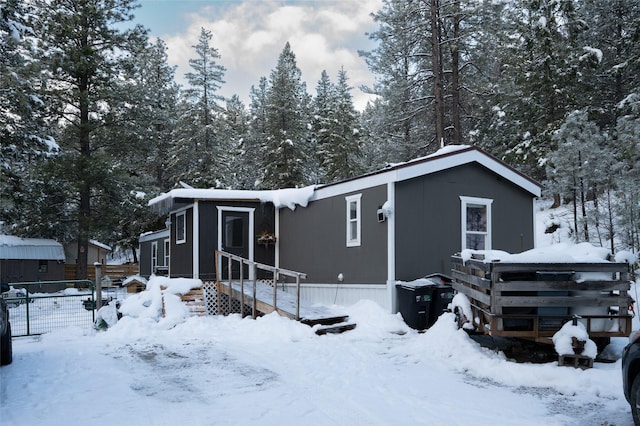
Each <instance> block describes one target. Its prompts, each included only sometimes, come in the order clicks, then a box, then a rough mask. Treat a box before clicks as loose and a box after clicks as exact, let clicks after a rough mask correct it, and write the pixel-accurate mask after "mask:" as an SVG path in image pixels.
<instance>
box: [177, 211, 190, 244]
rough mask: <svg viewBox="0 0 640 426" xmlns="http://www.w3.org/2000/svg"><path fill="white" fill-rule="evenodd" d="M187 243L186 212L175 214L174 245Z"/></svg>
mask: <svg viewBox="0 0 640 426" xmlns="http://www.w3.org/2000/svg"><path fill="white" fill-rule="evenodd" d="M186 242H187V212H186V211H181V212H180V213H176V244H183V243H186Z"/></svg>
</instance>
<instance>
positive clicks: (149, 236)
mask: <svg viewBox="0 0 640 426" xmlns="http://www.w3.org/2000/svg"><path fill="white" fill-rule="evenodd" d="M161 238H169V228H166V229H162V230H160V231H153V232H144V233H142V234H140V238H139V239H138V241H139V242H141V243H144V242H145V241H153V240H159V239H161Z"/></svg>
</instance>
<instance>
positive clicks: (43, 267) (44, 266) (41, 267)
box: [38, 260, 49, 274]
mask: <svg viewBox="0 0 640 426" xmlns="http://www.w3.org/2000/svg"><path fill="white" fill-rule="evenodd" d="M38 272H40V273H41V274H46V273H47V272H49V262H48V261H46V260H39V261H38Z"/></svg>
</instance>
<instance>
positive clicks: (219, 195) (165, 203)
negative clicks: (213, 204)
mask: <svg viewBox="0 0 640 426" xmlns="http://www.w3.org/2000/svg"><path fill="white" fill-rule="evenodd" d="M314 189H315V186H313V185H312V186H307V187H304V188H286V189H276V190H267V191H248V190H230V189H196V188H177V189H172V190H171V191H169V192H166V193H164V194H161V195H159V196H157V197H155V198H153V199H151V200H149V206H150V207H151V208H152V209H153V210H154V211H155V212H157V213H166V212H169V211H171V209H172V208H173V206H174V203H175V200H177V199H187V200H226V201H259V202H262V203H269V202H270V203H273V204H274V206H275V207H276V208H281V207H288V208H290V209H291V210H295V208H296V206H302V207H306V206H307V203H308V202H309V199H310V198H311V196H312V195H313V191H314Z"/></svg>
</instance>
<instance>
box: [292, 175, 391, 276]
mask: <svg viewBox="0 0 640 426" xmlns="http://www.w3.org/2000/svg"><path fill="white" fill-rule="evenodd" d="M356 194H362V198H361V201H360V202H361V212H362V213H361V214H362V230H361V245H360V246H358V247H347V246H346V201H345V197H347V196H350V195H356ZM385 201H387V187H386V185H383V186H378V187H374V188H369V189H366V190H362V191H357V192H353V193H348V194H341V195H338V196H335V197H331V198H326V199H321V200H316V201H312V202H311V203H309V204H308V205H307V207H306V208H303V207H298V208H296V210H295V211H291V210H289V209H286V208H283V209H280V245H279V247H280V265H281V266H282V267H283V268H287V269H292V270H294V271H299V272H304V273H306V274H307V279H306V280H305V282H306V283H336V282H337V281H338V279H337V277H338V274H340V273H342V274H343V275H344V283H345V284H372V283H385V282H386V280H387V224H388V222H382V223H379V222H378V217H377V210H378V208H379V207H380V206H382V204H384V202H385Z"/></svg>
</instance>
